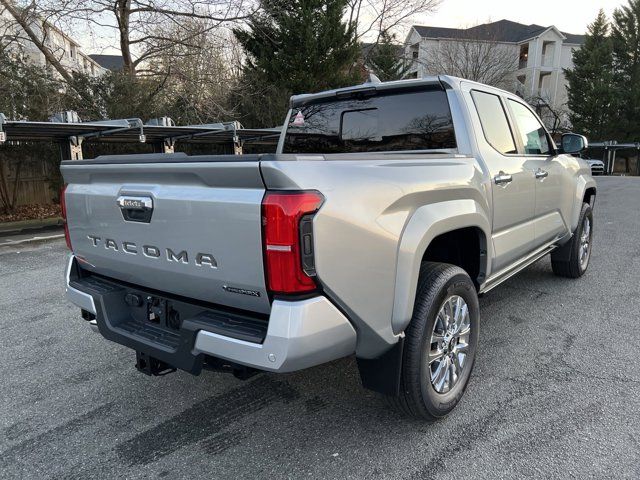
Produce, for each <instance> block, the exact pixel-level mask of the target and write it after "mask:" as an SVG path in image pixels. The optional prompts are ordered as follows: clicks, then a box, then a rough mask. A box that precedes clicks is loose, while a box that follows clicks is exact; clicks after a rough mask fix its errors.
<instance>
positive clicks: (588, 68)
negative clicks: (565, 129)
mask: <svg viewBox="0 0 640 480" xmlns="http://www.w3.org/2000/svg"><path fill="white" fill-rule="evenodd" d="M608 33H609V24H608V22H607V18H606V16H605V14H604V11H602V10H600V12H599V13H598V16H597V17H596V19H595V21H594V22H593V23H592V24H591V25H589V27H588V33H587V37H586V40H585V43H584V45H583V46H582V48H581V49H579V50H576V51H575V52H574V53H573V68H572V69H570V70H566V69H565V71H564V74H565V76H566V78H567V81H568V87H567V92H568V97H569V101H568V105H569V109H570V110H571V114H570V119H571V123H572V124H573V129H574V130H575V131H576V132H580V133H584V134H585V135H587V136H588V137H589V138H591V139H592V140H608V136H610V135H614V134H615V133H616V132H615V131H614V130H613V129H612V123H611V117H612V115H613V111H614V108H615V106H614V82H613V58H612V44H611V39H610V38H609V37H608Z"/></svg>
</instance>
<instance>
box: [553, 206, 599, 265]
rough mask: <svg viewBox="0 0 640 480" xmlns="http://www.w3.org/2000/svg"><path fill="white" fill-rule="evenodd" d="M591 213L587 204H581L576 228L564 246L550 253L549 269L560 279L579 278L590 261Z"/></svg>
mask: <svg viewBox="0 0 640 480" xmlns="http://www.w3.org/2000/svg"><path fill="white" fill-rule="evenodd" d="M592 236H593V212H592V210H591V206H590V205H589V204H588V203H583V204H582V210H581V211H580V218H579V220H578V228H576V231H575V232H574V235H573V237H572V238H571V240H569V241H568V242H567V243H566V244H565V245H563V246H562V247H560V248H559V249H557V250H555V251H554V252H552V253H551V268H552V269H553V273H555V274H556V275H558V276H560V277H567V278H579V277H581V276H582V275H584V272H586V271H587V267H588V266H589V260H590V259H591V239H592Z"/></svg>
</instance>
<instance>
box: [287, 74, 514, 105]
mask: <svg viewBox="0 0 640 480" xmlns="http://www.w3.org/2000/svg"><path fill="white" fill-rule="evenodd" d="M462 82H465V83H471V84H475V85H478V86H482V88H484V89H492V90H495V91H499V92H501V93H503V94H507V95H513V94H512V93H510V92H507V91H506V90H501V89H499V88H496V87H492V86H490V85H485V84H482V83H478V82H474V81H472V80H466V79H464V78H459V77H453V76H450V75H433V76H428V77H422V78H411V79H405V80H394V81H391V82H381V81H379V80H377V78H375V77H373V80H371V79H369V80H368V81H366V82H365V83H362V84H360V85H353V86H350V87H343V88H336V89H333V90H325V91H323V92H318V93H304V94H300V95H293V96H292V97H291V99H290V105H291V107H297V106H301V105H303V104H306V103H313V102H315V101H316V100H321V99H326V98H331V97H336V98H339V97H341V96H342V95H345V96H348V95H349V94H350V93H353V92H366V91H371V90H375V91H381V90H391V89H393V90H398V89H403V88H407V89H410V88H415V87H420V86H431V85H433V86H435V85H438V86H441V87H442V88H443V89H454V90H459V89H460V84H461V83H462Z"/></svg>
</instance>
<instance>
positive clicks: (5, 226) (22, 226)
mask: <svg viewBox="0 0 640 480" xmlns="http://www.w3.org/2000/svg"><path fill="white" fill-rule="evenodd" d="M62 225H63V221H62V218H60V217H53V218H43V219H37V220H20V221H18V222H6V223H0V234H6V233H16V232H23V231H28V230H39V229H42V228H50V227H58V226H62Z"/></svg>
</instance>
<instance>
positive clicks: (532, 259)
mask: <svg viewBox="0 0 640 480" xmlns="http://www.w3.org/2000/svg"><path fill="white" fill-rule="evenodd" d="M556 248H557V246H556V245H555V244H551V245H547V246H545V247H543V248H542V249H541V250H537V251H535V252H533V253H532V254H531V255H530V256H529V257H526V258H525V259H524V260H522V261H521V262H519V263H516V264H515V265H514V266H512V267H508V268H507V269H505V270H502V271H500V272H498V273H497V274H496V275H492V276H491V277H489V279H488V280H487V282H486V283H485V284H484V286H483V287H482V288H481V289H480V291H479V292H478V293H487V292H488V291H489V290H493V289H494V288H496V287H497V286H498V285H500V284H501V283H502V282H504V281H506V280H508V279H510V278H511V277H513V276H514V275H515V274H516V273H519V272H521V271H522V270H524V269H525V268H527V267H528V266H529V265H532V264H534V263H536V262H537V261H538V260H540V259H541V258H542V257H544V256H545V255H548V254H549V253H551V252H552V251H553V250H555V249H556Z"/></svg>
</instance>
